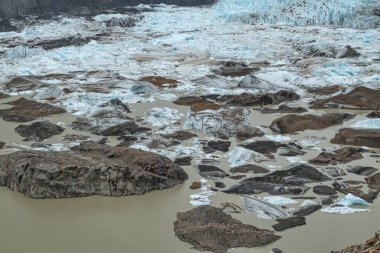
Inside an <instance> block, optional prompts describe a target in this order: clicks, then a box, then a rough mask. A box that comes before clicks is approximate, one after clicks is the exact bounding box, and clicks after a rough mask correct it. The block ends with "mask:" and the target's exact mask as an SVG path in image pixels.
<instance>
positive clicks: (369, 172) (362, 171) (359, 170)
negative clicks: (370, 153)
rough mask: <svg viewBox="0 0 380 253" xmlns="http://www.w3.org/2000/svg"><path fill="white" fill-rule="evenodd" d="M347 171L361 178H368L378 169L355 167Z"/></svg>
mask: <svg viewBox="0 0 380 253" xmlns="http://www.w3.org/2000/svg"><path fill="white" fill-rule="evenodd" d="M347 171H348V172H350V173H354V174H357V175H361V176H370V175H372V174H373V173H375V172H376V171H378V169H377V168H374V167H370V166H356V167H353V168H351V169H348V170H347Z"/></svg>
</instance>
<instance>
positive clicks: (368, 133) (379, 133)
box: [330, 128, 380, 148]
mask: <svg viewBox="0 0 380 253" xmlns="http://www.w3.org/2000/svg"><path fill="white" fill-rule="evenodd" d="M330 142H331V143H334V144H342V145H353V146H367V147H370V148H380V129H352V128H343V129H340V130H339V132H338V133H337V134H335V137H334V138H333V139H331V141H330Z"/></svg>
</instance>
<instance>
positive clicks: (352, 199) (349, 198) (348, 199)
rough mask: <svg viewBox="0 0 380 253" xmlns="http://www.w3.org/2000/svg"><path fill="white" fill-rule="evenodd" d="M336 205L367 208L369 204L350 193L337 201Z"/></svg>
mask: <svg viewBox="0 0 380 253" xmlns="http://www.w3.org/2000/svg"><path fill="white" fill-rule="evenodd" d="M337 204H338V205H343V206H351V205H363V206H369V203H368V202H367V201H365V200H364V199H362V198H359V197H357V196H355V195H352V194H351V193H349V194H347V195H346V196H344V197H343V198H342V199H341V200H339V202H338V203H337Z"/></svg>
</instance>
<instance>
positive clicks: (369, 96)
mask: <svg viewBox="0 0 380 253" xmlns="http://www.w3.org/2000/svg"><path fill="white" fill-rule="evenodd" d="M379 98H380V90H374V89H370V88H367V87H358V88H356V89H354V90H352V91H351V92H349V93H347V94H339V95H337V96H334V97H332V98H328V99H323V100H317V101H314V102H312V108H328V107H334V108H339V107H341V108H352V109H363V110H378V109H380V99H379Z"/></svg>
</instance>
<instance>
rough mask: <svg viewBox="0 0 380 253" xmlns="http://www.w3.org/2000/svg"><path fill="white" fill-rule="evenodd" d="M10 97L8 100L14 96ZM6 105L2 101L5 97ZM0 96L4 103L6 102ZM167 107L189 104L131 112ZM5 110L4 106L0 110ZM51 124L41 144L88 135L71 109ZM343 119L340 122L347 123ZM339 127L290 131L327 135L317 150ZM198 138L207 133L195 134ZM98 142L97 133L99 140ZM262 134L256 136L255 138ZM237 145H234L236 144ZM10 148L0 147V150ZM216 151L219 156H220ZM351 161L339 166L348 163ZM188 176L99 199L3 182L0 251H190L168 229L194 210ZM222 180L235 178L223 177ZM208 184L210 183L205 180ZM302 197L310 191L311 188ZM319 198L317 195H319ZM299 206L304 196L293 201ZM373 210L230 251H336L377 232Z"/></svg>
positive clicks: (265, 119)
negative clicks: (61, 127) (42, 193)
mask: <svg viewBox="0 0 380 253" xmlns="http://www.w3.org/2000/svg"><path fill="white" fill-rule="evenodd" d="M13 99H15V97H14V98H11V99H10V100H13ZM3 101H4V102H6V101H7V100H3ZM3 101H2V102H3ZM160 106H170V107H172V108H174V107H175V108H178V109H179V110H180V112H182V113H186V112H187V107H182V106H181V107H178V106H175V105H173V104H171V103H169V102H155V103H145V104H138V105H134V107H135V108H136V109H137V111H136V112H135V113H134V114H135V115H140V116H142V115H143V112H144V111H145V110H146V109H148V108H151V107H160ZM2 108H5V106H3V105H2V106H1V108H0V109H2ZM366 113H367V112H360V115H359V116H357V118H356V120H359V119H363V118H364V116H363V115H365V114H366ZM279 116H280V114H276V115H265V116H263V115H262V114H260V113H259V112H256V111H253V112H252V115H251V120H252V123H253V124H254V125H255V126H257V125H263V126H268V125H269V124H270V122H271V121H272V120H273V119H274V118H276V117H279ZM49 119H50V120H51V121H52V122H53V123H57V122H65V123H66V126H67V127H66V130H65V132H64V133H63V134H61V135H57V136H54V137H52V138H51V139H49V140H48V141H46V142H45V143H59V142H60V141H61V140H62V137H63V135H65V134H68V133H76V134H84V135H90V134H89V133H86V132H80V131H74V130H71V129H70V127H68V125H69V123H71V122H72V121H73V120H74V119H75V116H74V115H71V114H69V113H67V114H62V115H57V116H52V117H50V118H49ZM351 124H352V122H346V123H345V124H344V126H349V125H351ZM17 125H18V123H11V122H5V121H2V120H0V126H1V131H0V140H1V141H5V142H7V143H11V142H13V143H19V144H27V145H30V143H23V141H22V138H21V137H20V136H18V135H17V134H16V133H15V132H14V128H15V127H16V126H17ZM340 127H342V126H337V127H331V128H328V129H325V130H322V131H305V132H302V133H300V134H298V135H292V136H291V137H292V139H298V140H301V139H305V138H307V136H316V137H322V136H323V137H326V139H325V140H322V142H321V144H320V145H319V147H327V148H332V147H334V145H332V144H330V143H329V140H330V139H331V137H333V136H334V134H335V132H336V131H337V129H339V128H340ZM197 133H198V134H199V136H200V139H206V136H204V135H202V134H201V133H199V132H197ZM96 138H97V139H100V137H99V136H97V137H96ZM257 139H261V138H257ZM110 141H111V142H110V143H111V145H114V144H116V143H118V142H117V141H116V139H115V138H110ZM235 144H236V142H235V141H234V142H233V145H235ZM7 152H10V151H9V150H8V151H7V150H1V151H0V154H4V153H7ZM319 152H320V151H317V150H308V153H307V154H306V155H305V156H304V157H303V158H302V159H303V160H304V161H307V160H309V159H310V158H313V157H315V156H316V155H317V154H318V153H319ZM217 154H219V155H221V156H223V153H221V152H218V153H217ZM376 159H378V158H373V157H369V155H368V154H366V155H365V158H364V159H362V160H359V161H354V162H352V163H350V164H349V165H371V166H374V167H379V166H378V163H377V160H376ZM220 161H221V164H220V165H218V166H220V167H221V168H223V169H224V170H226V171H227V170H228V169H229V165H228V164H227V159H226V158H225V157H223V158H222V159H221V160H220ZM265 164H271V165H278V166H282V167H283V166H284V165H286V164H288V162H287V161H286V160H285V159H283V158H279V159H277V160H276V161H270V162H267V163H263V164H262V165H265ZM347 166H348V165H339V167H341V168H347ZM184 169H185V170H186V172H187V173H188V174H189V180H187V181H186V182H185V183H184V184H182V185H179V186H177V187H175V188H173V189H168V190H164V191H154V192H151V193H148V194H145V195H142V196H127V197H119V198H114V197H101V196H91V197H84V198H73V199H43V200H35V199H30V198H27V197H25V196H24V195H22V194H20V193H17V192H12V191H10V190H9V189H8V188H6V187H0V214H1V216H0V227H1V228H2V229H1V230H0V252H4V253H23V252H28V253H67V252H71V253H77V252H78V253H85V252H91V253H98V252H99V253H104V252H110V253H119V252H128V253H142V252H144V253H150V252H155V253H168V252H178V253H179V252H180V253H187V252H189V253H192V252H196V251H195V250H193V249H191V245H190V244H187V243H184V242H182V241H180V240H179V239H177V238H176V237H175V235H174V231H173V222H174V221H175V220H176V214H177V212H180V211H187V210H190V209H192V208H193V207H192V206H191V205H190V204H189V200H190V199H189V195H190V194H194V193H196V192H197V191H192V190H190V189H189V186H190V185H191V183H192V182H193V181H199V180H200V176H199V175H198V173H197V169H196V166H194V165H193V166H188V167H184ZM347 178H349V179H357V180H362V179H363V178H364V177H361V176H355V175H349V176H348V177H347ZM223 182H225V183H226V184H227V185H232V184H233V183H236V182H237V181H234V180H231V179H225V180H224V181H223ZM210 184H213V183H212V181H210ZM306 196H313V194H312V193H311V191H309V192H307V193H306ZM211 200H212V205H213V206H220V203H222V202H226V201H228V202H232V203H235V204H239V205H240V200H239V196H238V195H228V194H224V193H220V192H219V193H217V194H215V195H214V196H212V197H211ZM317 200H318V199H317ZM300 203H302V200H300V201H299V203H298V204H300ZM369 209H370V212H368V213H359V214H350V215H333V214H324V213H321V212H320V211H318V212H316V213H314V214H312V215H310V216H308V217H307V218H306V222H307V225H306V226H302V227H297V228H293V229H289V230H286V231H284V232H278V233H277V234H279V235H281V236H282V239H280V240H278V241H277V242H275V243H273V244H271V245H268V246H266V247H259V248H250V249H246V248H238V249H232V250H231V252H237V253H245V252H252V253H269V252H270V251H271V249H272V248H274V247H277V248H280V249H282V250H283V251H284V252H285V253H303V252H308V253H323V252H327V253H328V252H330V251H331V250H338V249H341V248H344V247H346V246H348V245H351V244H356V243H362V242H364V241H365V240H366V239H368V238H370V237H371V236H372V235H373V234H374V233H375V232H376V231H378V230H379V229H380V222H379V221H380V201H379V200H376V201H375V202H374V203H373V204H372V205H371V206H370V208H369ZM233 217H235V218H237V219H239V220H241V221H243V222H244V223H248V224H252V225H255V226H257V227H259V228H267V229H270V228H271V226H272V225H273V224H274V223H275V221H274V220H262V219H258V218H256V216H255V215H254V214H250V213H244V214H233Z"/></svg>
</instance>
